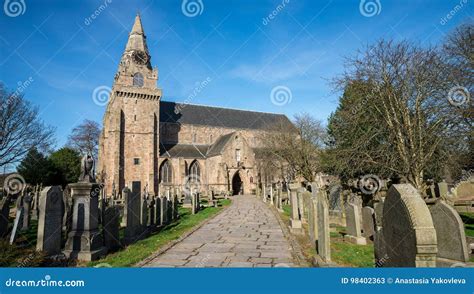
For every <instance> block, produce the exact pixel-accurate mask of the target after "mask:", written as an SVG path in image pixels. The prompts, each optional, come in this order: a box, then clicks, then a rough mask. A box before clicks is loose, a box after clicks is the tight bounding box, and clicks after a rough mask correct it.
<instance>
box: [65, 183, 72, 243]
mask: <svg viewBox="0 0 474 294" xmlns="http://www.w3.org/2000/svg"><path fill="white" fill-rule="evenodd" d="M63 202H64V215H63V231H64V232H65V233H66V234H67V233H69V231H70V230H71V227H72V199H71V191H70V189H69V187H68V186H67V187H66V188H65V189H64V191H63Z"/></svg>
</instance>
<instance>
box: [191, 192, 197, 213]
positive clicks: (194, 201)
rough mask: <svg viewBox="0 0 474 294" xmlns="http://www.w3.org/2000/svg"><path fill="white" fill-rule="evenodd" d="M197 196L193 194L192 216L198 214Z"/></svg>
mask: <svg viewBox="0 0 474 294" xmlns="http://www.w3.org/2000/svg"><path fill="white" fill-rule="evenodd" d="M196 202H197V195H196V194H193V195H192V196H191V203H192V207H191V214H196V213H197V204H196Z"/></svg>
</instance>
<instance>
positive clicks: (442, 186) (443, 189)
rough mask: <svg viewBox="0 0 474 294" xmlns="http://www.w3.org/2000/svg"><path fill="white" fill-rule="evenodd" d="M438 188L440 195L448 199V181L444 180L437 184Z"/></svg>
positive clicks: (438, 194)
mask: <svg viewBox="0 0 474 294" xmlns="http://www.w3.org/2000/svg"><path fill="white" fill-rule="evenodd" d="M436 188H437V189H436V190H437V196H438V197H440V198H442V199H446V198H447V197H448V183H446V182H445V181H442V182H440V183H438V184H437V187H436Z"/></svg>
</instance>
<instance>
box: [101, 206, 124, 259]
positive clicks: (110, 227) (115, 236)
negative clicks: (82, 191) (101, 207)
mask: <svg viewBox="0 0 474 294" xmlns="http://www.w3.org/2000/svg"><path fill="white" fill-rule="evenodd" d="M119 218H120V212H119V209H118V207H117V206H109V207H107V208H106V209H105V214H104V224H103V229H104V244H105V247H107V249H108V250H109V251H115V250H117V249H118V248H120V246H121V245H120V236H119V230H120V220H119Z"/></svg>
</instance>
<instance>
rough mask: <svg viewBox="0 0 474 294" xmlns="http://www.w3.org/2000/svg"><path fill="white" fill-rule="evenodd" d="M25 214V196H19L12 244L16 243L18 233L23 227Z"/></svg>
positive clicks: (11, 234) (11, 238)
mask: <svg viewBox="0 0 474 294" xmlns="http://www.w3.org/2000/svg"><path fill="white" fill-rule="evenodd" d="M24 214H25V209H24V207H23V195H19V196H18V198H17V199H16V210H15V220H14V221H13V228H12V232H11V233H10V244H13V243H14V242H15V239H16V237H17V234H18V231H19V230H20V228H21V226H22V225H23V217H24Z"/></svg>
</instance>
